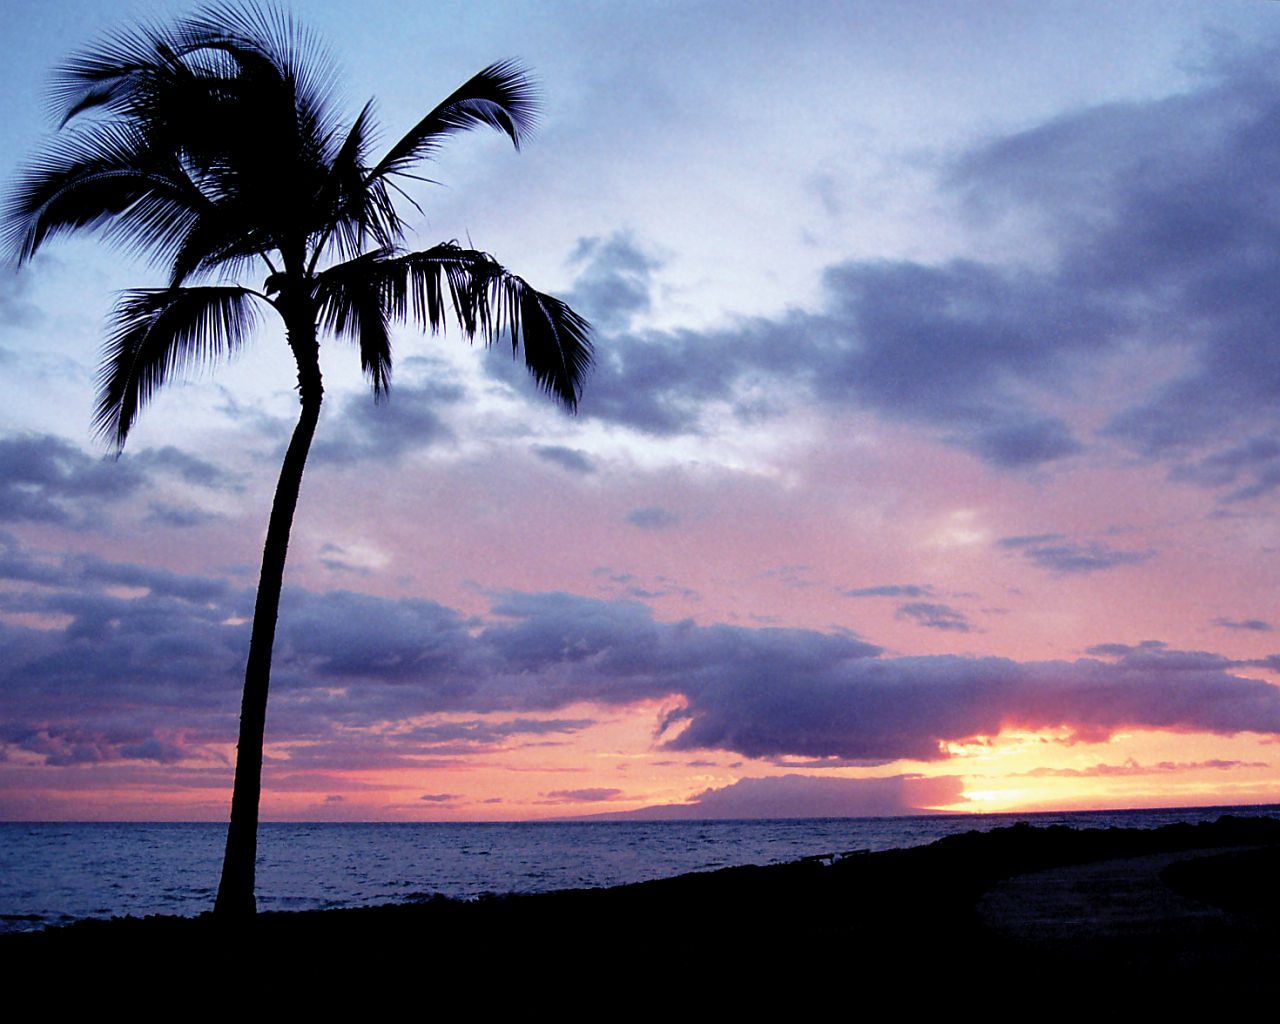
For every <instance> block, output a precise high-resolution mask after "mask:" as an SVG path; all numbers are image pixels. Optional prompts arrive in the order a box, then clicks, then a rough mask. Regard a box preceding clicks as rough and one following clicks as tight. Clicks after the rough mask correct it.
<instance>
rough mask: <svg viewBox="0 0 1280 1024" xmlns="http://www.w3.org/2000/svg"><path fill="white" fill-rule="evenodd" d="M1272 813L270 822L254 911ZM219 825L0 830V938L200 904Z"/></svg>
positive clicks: (641, 877) (204, 903)
mask: <svg viewBox="0 0 1280 1024" xmlns="http://www.w3.org/2000/svg"><path fill="white" fill-rule="evenodd" d="M1222 814H1251V815H1258V814H1265V815H1268V816H1271V817H1280V805H1271V806H1266V807H1204V808H1175V809H1167V810H1138V811H1080V812H1070V813H1061V814H1053V813H1049V814H982V815H929V816H921V817H899V818H818V819H804V820H786V821H707V822H691V821H664V822H622V821H608V822H522V823H478V824H472V823H468V824H456V823H419V824H273V823H265V824H263V825H262V826H261V828H260V830H259V839H258V872H257V881H258V887H257V891H258V909H259V910H264V911H265V910H311V909H319V908H326V907H352V906H366V905H372V904H380V903H402V902H407V901H411V900H420V899H427V898H429V897H431V896H432V895H435V894H437V893H439V894H443V895H446V896H453V897H458V898H474V897H477V896H480V895H482V894H485V893H507V892H549V891H551V890H555V889H571V888H585V887H593V886H609V885H619V884H622V883H626V882H639V881H645V880H648V879H653V878H663V877H668V876H671V875H678V874H683V873H685V872H688V871H709V870H714V869H715V868H721V867H730V866H737V865H743V864H776V863H782V862H785V861H792V860H798V859H800V858H802V857H810V856H824V855H830V854H841V853H848V852H852V851H855V850H870V851H875V850H888V849H893V848H895V847H908V846H920V845H924V844H926V843H930V842H933V841H934V840H935V839H939V838H941V837H943V836H946V835H951V834H953V833H956V832H967V831H969V830H971V829H977V830H981V831H986V830H989V829H992V828H1000V827H1003V826H1006V825H1011V824H1014V823H1015V822H1019V821H1026V822H1029V823H1030V824H1032V825H1053V824H1064V825H1070V826H1072V827H1074V828H1107V827H1110V826H1124V827H1129V828H1157V827H1159V826H1161V825H1167V824H1170V823H1172V822H1177V821H1187V822H1197V821H1212V820H1214V819H1216V818H1218V817H1219V816H1220V815H1222ZM225 836H226V827H225V826H224V825H221V824H212V823H200V824H189V823H121V824H113V823H102V822H88V823H82V822H77V823H47V822H44V823H12V822H10V823H0V932H11V931H26V930H35V929H39V928H44V927H49V926H56V925H60V924H67V923H69V922H71V921H74V920H76V919H79V918H88V917H99V918H105V917H119V916H126V915H132V916H145V915H149V914H176V915H183V916H194V915H196V914H199V913H202V912H204V911H206V910H210V909H212V907H213V898H214V894H215V892H216V889H217V884H218V872H219V870H220V867H221V858H222V848H223V843H224V841H225Z"/></svg>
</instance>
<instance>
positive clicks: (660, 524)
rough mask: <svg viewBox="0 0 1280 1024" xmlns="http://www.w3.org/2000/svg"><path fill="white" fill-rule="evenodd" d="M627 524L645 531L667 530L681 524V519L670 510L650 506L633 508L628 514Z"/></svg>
mask: <svg viewBox="0 0 1280 1024" xmlns="http://www.w3.org/2000/svg"><path fill="white" fill-rule="evenodd" d="M627 522H629V523H630V524H631V525H632V526H639V527H641V528H642V529H645V530H666V529H668V528H670V527H672V526H675V525H676V524H677V523H678V522H680V517H679V516H678V515H676V514H675V513H674V512H672V511H670V510H668V509H665V508H659V507H658V506H656V505H649V506H646V507H645V508H633V509H632V510H631V511H630V512H628V513H627Z"/></svg>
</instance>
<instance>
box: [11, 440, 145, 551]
mask: <svg viewBox="0 0 1280 1024" xmlns="http://www.w3.org/2000/svg"><path fill="white" fill-rule="evenodd" d="M144 481H145V474H144V473H143V472H141V471H140V470H139V469H138V468H137V467H135V466H133V465H132V464H130V463H127V462H124V461H119V462H118V461H116V460H114V459H107V458H93V457H92V456H89V455H86V454H85V453H84V452H83V451H81V450H80V449H79V448H76V447H75V446H74V445H71V444H69V443H67V442H66V441H63V440H62V439H61V438H57V437H54V436H52V435H50V434H40V435H36V434H26V435H20V436H17V437H6V438H0V522H17V521H22V520H28V521H33V522H45V523H57V524H59V525H62V526H70V527H73V528H83V527H85V526H89V525H101V523H102V513H103V505H104V503H107V502H113V501H119V500H120V499H122V498H125V497H128V496H129V495H131V494H133V493H134V492H136V491H137V490H138V489H139V488H140V487H141V486H142V485H143V483H144Z"/></svg>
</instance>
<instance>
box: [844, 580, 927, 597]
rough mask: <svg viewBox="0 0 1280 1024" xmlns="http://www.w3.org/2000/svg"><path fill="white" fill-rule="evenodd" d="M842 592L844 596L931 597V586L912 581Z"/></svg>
mask: <svg viewBox="0 0 1280 1024" xmlns="http://www.w3.org/2000/svg"><path fill="white" fill-rule="evenodd" d="M843 593H844V596H845V597H932V596H933V587H930V586H923V587H921V586H917V585H916V584H914V583H907V584H890V585H886V586H879V587H860V588H858V589H857V590H846V591H844V592H843Z"/></svg>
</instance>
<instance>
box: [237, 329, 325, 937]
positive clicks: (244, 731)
mask: <svg viewBox="0 0 1280 1024" xmlns="http://www.w3.org/2000/svg"><path fill="white" fill-rule="evenodd" d="M286 324H287V328H288V335H289V347H290V348H292V349H293V354H294V358H295V359H296V360H297V363H298V392H299V396H300V400H301V403H302V413H301V415H300V416H299V417H298V425H297V426H296V427H294V429H293V437H292V438H291V439H290V441H289V448H288V450H287V451H286V452H285V456H284V464H283V465H282V466H281V467H280V479H279V481H278V482H277V483H276V494H275V498H274V499H273V501H272V503H271V519H270V521H269V522H268V525H267V539H266V543H265V544H263V547H262V572H261V575H260V576H259V578H258V599H257V603H256V604H255V605H254V610H253V632H252V634H251V636H250V639H249V659H248V663H247V664H246V666H245V672H244V696H243V698H242V700H241V703H240V738H239V741H238V742H237V744H236V779H235V787H234V789H233V790H232V794H231V823H230V825H229V826H228V828H227V850H226V854H225V855H224V856H223V860H222V880H221V882H219V884H218V898H217V900H216V902H215V903H214V908H213V909H214V913H215V914H217V915H218V916H220V917H249V916H252V915H253V914H254V913H255V911H256V909H257V907H256V904H255V902H254V897H253V887H254V866H255V862H256V860H257V855H258V801H259V798H260V796H261V793H262V744H263V735H264V731H265V728H266V719H267V686H268V682H269V680H270V676H271V648H272V646H273V644H274V643H275V636H276V618H277V616H278V614H279V611H280V590H281V587H282V585H283V581H284V563H285V557H286V556H287V554H288V551H289V530H290V528H291V527H292V526H293V513H294V509H295V508H296V507H297V504H298V490H299V488H300V487H301V486H302V471H303V469H304V468H305V467H306V464H307V453H308V452H309V451H310V450H311V439H312V437H313V436H314V435H315V431H316V423H317V421H318V420H319V418H320V401H321V398H322V397H323V394H324V389H323V387H322V385H321V379H320V362H319V349H318V347H317V344H316V329H315V320H314V317H310V316H308V317H305V318H304V317H302V316H297V317H292V318H288V317H287V318H286Z"/></svg>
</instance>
